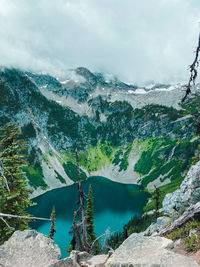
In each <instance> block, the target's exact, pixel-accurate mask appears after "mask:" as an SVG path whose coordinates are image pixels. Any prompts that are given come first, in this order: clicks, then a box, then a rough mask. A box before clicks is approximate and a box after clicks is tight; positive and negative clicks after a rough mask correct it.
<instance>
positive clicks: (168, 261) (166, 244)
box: [105, 233, 199, 267]
mask: <svg viewBox="0 0 200 267" xmlns="http://www.w3.org/2000/svg"><path fill="white" fill-rule="evenodd" d="M173 247H174V246H173V241H171V240H169V239H166V238H164V237H160V236H156V237H152V236H151V237H147V236H144V235H143V234H142V233H139V234H135V233H134V234H132V235H130V237H128V238H127V239H126V240H125V241H124V242H123V243H122V245H121V246H120V247H119V248H118V249H116V251H115V252H114V253H113V255H112V256H111V257H110V258H109V259H108V261H107V262H106V264H105V266H106V267H118V266H123V267H136V266H142V267H153V266H156V267H159V266H160V267H173V266H174V267H175V266H176V267H183V266H184V267H197V266H199V265H198V264H197V263H196V262H195V261H194V260H192V259H190V258H188V257H186V256H183V255H180V254H176V253H174V252H173V251H172V248H173Z"/></svg>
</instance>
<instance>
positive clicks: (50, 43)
mask: <svg viewBox="0 0 200 267" xmlns="http://www.w3.org/2000/svg"><path fill="white" fill-rule="evenodd" d="M199 22H200V0H0V25H1V26H0V64H1V65H4V66H8V67H20V68H23V69H29V70H33V71H42V72H49V73H50V74H57V73H59V72H60V71H63V70H64V71H65V70H67V69H70V68H76V67H78V66H84V67H87V68H89V69H90V70H92V71H102V72H108V73H113V74H115V75H117V76H119V78H120V79H122V80H123V81H125V82H131V83H145V82H146V81H149V80H155V81H157V82H176V81H183V80H187V79H188V77H189V73H188V71H187V67H188V65H189V64H191V62H192V60H193V57H194V53H193V52H194V50H195V48H196V45H197V41H198V33H199V31H200V24H199Z"/></svg>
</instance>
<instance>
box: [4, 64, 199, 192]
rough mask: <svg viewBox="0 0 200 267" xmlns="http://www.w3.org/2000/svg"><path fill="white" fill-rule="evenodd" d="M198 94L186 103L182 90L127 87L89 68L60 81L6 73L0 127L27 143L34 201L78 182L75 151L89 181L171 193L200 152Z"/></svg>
mask: <svg viewBox="0 0 200 267" xmlns="http://www.w3.org/2000/svg"><path fill="white" fill-rule="evenodd" d="M198 89H199V85H197V86H196V87H195V89H194V93H193V95H192V96H191V97H190V98H189V99H188V100H187V101H186V102H185V103H184V104H180V100H181V98H182V96H183V94H184V90H185V88H184V86H183V84H176V85H169V84H168V85H164V84H151V85H149V86H142V87H140V86H136V85H128V84H126V83H123V82H121V81H120V80H119V79H117V78H116V77H114V76H111V75H105V74H102V73H92V72H90V71H89V70H88V69H86V68H83V67H80V68H77V69H75V70H70V71H69V72H68V73H66V76H65V77H61V78H60V77H59V78H56V77H52V76H50V75H47V74H36V73H32V72H29V71H21V70H18V69H1V71H0V96H1V98H0V125H4V124H5V123H7V122H9V121H11V122H13V123H16V124H17V125H19V127H20V129H21V131H22V135H23V138H24V139H25V140H26V141H27V144H28V162H29V165H28V166H27V167H24V171H25V172H26V175H27V178H28V181H29V186H30V187H32V188H33V189H34V192H33V195H32V196H37V195H39V194H41V193H42V192H45V191H46V190H50V189H52V188H57V187H61V186H65V185H70V184H72V183H74V182H76V165H75V155H74V151H75V148H76V147H77V148H78V151H79V158H80V166H81V177H82V179H87V177H89V176H93V175H99V176H105V177H107V178H109V179H112V180H114V181H118V182H122V183H135V184H141V185H142V186H144V187H147V188H150V189H151V188H154V185H156V186H161V187H162V188H164V191H165V193H168V192H172V191H174V190H175V189H176V188H177V186H179V185H180V183H181V182H182V180H183V177H184V174H185V173H186V171H187V170H188V168H189V167H190V166H191V164H192V162H193V157H194V156H195V155H196V153H197V151H198V140H197V136H196V121H197V119H196V117H195V115H196V114H197V113H198V112H199V105H198V103H199V99H200V95H199V93H198Z"/></svg>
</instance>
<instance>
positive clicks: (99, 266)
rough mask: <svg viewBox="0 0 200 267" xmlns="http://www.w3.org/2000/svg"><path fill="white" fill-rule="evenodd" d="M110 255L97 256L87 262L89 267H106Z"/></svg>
mask: <svg viewBox="0 0 200 267" xmlns="http://www.w3.org/2000/svg"><path fill="white" fill-rule="evenodd" d="M107 259H108V255H96V256H93V257H92V258H91V259H90V260H88V261H87V263H88V266H89V267H104V266H105V263H106V261H107Z"/></svg>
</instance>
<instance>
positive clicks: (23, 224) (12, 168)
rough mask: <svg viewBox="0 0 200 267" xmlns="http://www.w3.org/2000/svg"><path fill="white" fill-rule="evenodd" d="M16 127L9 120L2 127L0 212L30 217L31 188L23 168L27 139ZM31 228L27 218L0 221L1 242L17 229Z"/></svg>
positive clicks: (0, 133)
mask: <svg viewBox="0 0 200 267" xmlns="http://www.w3.org/2000/svg"><path fill="white" fill-rule="evenodd" d="M19 137H20V132H19V129H18V127H17V126H15V125H13V124H11V123H8V124H7V125H6V126H4V127H2V128H0V212H2V213H8V214H13V215H18V216H29V215H28V214H27V213H26V211H25V209H26V208H27V207H28V206H30V205H32V203H31V201H30V200H29V193H30V192H31V190H30V189H28V188H26V186H27V180H26V176H25V173H24V172H23V171H22V168H23V167H24V166H25V165H26V162H25V160H24V158H25V155H24V154H23V151H24V150H25V149H26V146H25V142H24V141H23V140H22V139H19ZM27 228H28V221H27V220H26V219H22V218H8V219H6V221H5V220H3V219H2V218H1V220H0V244H2V243H3V242H4V241H5V240H7V239H8V238H9V237H10V236H11V234H12V232H13V231H14V230H24V229H27Z"/></svg>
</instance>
